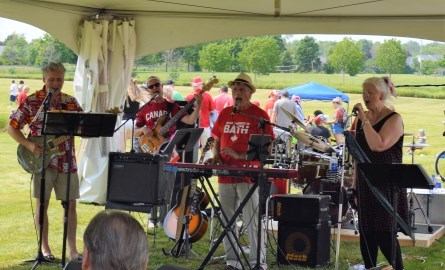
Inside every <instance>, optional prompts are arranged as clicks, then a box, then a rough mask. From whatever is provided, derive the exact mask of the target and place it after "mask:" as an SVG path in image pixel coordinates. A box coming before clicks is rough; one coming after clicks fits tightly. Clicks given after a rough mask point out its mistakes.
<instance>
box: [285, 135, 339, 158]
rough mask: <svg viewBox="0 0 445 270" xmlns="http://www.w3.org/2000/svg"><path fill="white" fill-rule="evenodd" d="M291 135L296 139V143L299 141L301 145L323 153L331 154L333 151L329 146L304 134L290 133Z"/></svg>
mask: <svg viewBox="0 0 445 270" xmlns="http://www.w3.org/2000/svg"><path fill="white" fill-rule="evenodd" d="M291 133H292V136H294V137H295V138H297V140H298V141H301V142H302V143H303V144H305V145H307V146H311V147H312V148H314V149H317V150H318V151H322V152H325V153H332V152H334V151H335V150H334V148H332V147H331V146H330V145H329V144H327V143H325V142H323V141H322V140H320V139H318V138H316V137H314V136H312V135H309V134H307V133H305V132H299V131H292V132H291Z"/></svg>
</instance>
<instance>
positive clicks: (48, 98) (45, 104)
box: [42, 88, 54, 107]
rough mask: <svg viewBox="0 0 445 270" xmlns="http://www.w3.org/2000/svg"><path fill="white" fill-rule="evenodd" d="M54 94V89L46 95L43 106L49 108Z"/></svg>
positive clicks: (50, 89) (49, 90)
mask: <svg viewBox="0 0 445 270" xmlns="http://www.w3.org/2000/svg"><path fill="white" fill-rule="evenodd" d="M53 94H54V89H52V88H49V89H48V93H46V96H45V99H44V100H43V103H42V104H43V106H45V107H47V106H48V105H49V102H50V101H51V97H52V96H53Z"/></svg>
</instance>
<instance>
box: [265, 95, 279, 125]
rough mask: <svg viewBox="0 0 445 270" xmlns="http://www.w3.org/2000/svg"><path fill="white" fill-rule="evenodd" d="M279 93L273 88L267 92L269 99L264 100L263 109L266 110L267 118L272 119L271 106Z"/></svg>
mask: <svg viewBox="0 0 445 270" xmlns="http://www.w3.org/2000/svg"><path fill="white" fill-rule="evenodd" d="M279 96H280V94H278V92H277V91H275V90H273V91H272V92H270V94H269V99H268V100H267V101H266V105H264V110H265V111H266V112H267V115H269V118H270V119H272V113H273V107H274V105H275V101H277V100H278V97H279Z"/></svg>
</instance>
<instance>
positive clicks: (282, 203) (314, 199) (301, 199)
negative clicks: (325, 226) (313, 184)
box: [273, 194, 331, 224]
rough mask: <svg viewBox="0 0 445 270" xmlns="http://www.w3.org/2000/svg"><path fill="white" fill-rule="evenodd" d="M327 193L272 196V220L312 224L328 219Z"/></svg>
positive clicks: (328, 198)
mask: <svg viewBox="0 0 445 270" xmlns="http://www.w3.org/2000/svg"><path fill="white" fill-rule="evenodd" d="M330 200H331V197H330V196H328V195H299V194H298V195H295V194H293V195H278V196H274V197H273V201H274V220H277V221H283V222H292V223H294V224H314V223H319V222H324V221H328V220H329V211H328V210H329V201H330Z"/></svg>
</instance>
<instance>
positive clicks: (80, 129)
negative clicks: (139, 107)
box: [42, 112, 117, 266]
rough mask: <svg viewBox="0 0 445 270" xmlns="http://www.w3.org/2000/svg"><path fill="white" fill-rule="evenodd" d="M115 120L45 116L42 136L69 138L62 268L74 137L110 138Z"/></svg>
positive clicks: (103, 116) (107, 115)
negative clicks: (63, 136)
mask: <svg viewBox="0 0 445 270" xmlns="http://www.w3.org/2000/svg"><path fill="white" fill-rule="evenodd" d="M116 119H117V115H116V114H111V113H91V112H90V113H84V112H47V114H46V115H45V121H44V122H43V128H42V134H44V135H58V136H61V135H65V136H66V135H68V136H70V139H69V149H70V150H69V155H68V174H67V186H66V198H65V202H62V205H63V207H64V218H63V240H62V241H63V245H62V266H63V265H65V253H66V237H67V233H68V232H67V230H68V211H69V194H70V184H71V168H72V157H73V151H71V150H72V149H73V145H74V136H82V137H112V136H113V134H114V127H115V125H116Z"/></svg>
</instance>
